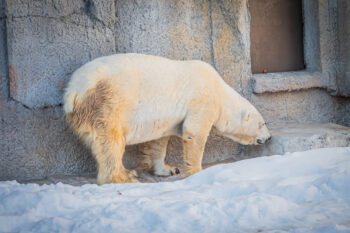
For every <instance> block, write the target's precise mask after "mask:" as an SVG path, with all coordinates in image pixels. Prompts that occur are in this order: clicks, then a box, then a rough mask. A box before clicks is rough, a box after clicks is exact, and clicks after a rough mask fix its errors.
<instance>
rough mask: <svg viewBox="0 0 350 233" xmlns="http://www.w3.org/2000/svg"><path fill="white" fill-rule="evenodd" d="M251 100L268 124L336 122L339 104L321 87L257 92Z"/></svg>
mask: <svg viewBox="0 0 350 233" xmlns="http://www.w3.org/2000/svg"><path fill="white" fill-rule="evenodd" d="M251 100H252V103H253V104H254V105H255V106H256V108H257V109H258V110H259V111H260V112H261V114H262V116H263V117H264V119H265V121H266V122H268V126H275V125H283V124H289V123H312V122H318V123H326V122H334V121H335V108H336V106H337V104H338V103H337V102H336V101H335V99H334V98H332V97H331V96H330V95H328V94H327V92H326V91H324V90H320V89H310V90H306V91H298V92H278V93H265V94H257V95H253V96H252V99H251Z"/></svg>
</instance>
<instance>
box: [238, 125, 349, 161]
mask: <svg viewBox="0 0 350 233" xmlns="http://www.w3.org/2000/svg"><path fill="white" fill-rule="evenodd" d="M270 132H271V135H272V140H271V141H270V142H268V143H267V144H264V145H262V146H248V147H246V149H245V151H244V152H243V154H244V156H246V157H256V156H267V155H283V154H285V153H287V152H297V151H305V150H311V149H317V148H325V147H349V146H350V128H348V127H345V126H341V125H337V124H333V123H327V124H293V125H285V126H283V127H278V128H271V130H270Z"/></svg>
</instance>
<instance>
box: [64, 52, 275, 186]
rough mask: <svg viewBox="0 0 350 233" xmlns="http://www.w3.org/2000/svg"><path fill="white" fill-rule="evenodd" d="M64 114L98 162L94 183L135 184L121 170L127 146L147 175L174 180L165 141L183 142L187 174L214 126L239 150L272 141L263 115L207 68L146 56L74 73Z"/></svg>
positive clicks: (115, 58)
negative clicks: (138, 153) (137, 150)
mask: <svg viewBox="0 0 350 233" xmlns="http://www.w3.org/2000/svg"><path fill="white" fill-rule="evenodd" d="M64 111H65V114H66V117H67V121H68V123H69V124H70V126H71V128H72V129H73V130H74V131H75V133H76V134H77V135H78V136H79V137H80V138H81V139H82V141H83V142H84V143H85V144H86V145H87V146H88V147H89V148H91V150H92V154H93V155H94V157H95V159H96V161H97V170H98V174H97V183H98V184H100V185H101V184H105V183H126V182H136V181H137V179H136V172H135V171H134V170H128V169H125V168H124V166H123V164H122V156H123V154H124V149H125V146H126V145H132V144H138V143H143V142H148V143H146V144H145V146H144V148H143V153H144V155H145V156H144V157H143V159H144V164H146V166H145V167H146V169H147V170H148V171H150V172H153V173H154V174H155V175H159V176H169V175H173V174H178V173H179V172H180V171H179V169H177V168H175V167H170V166H168V165H165V164H164V158H165V154H166V147H167V144H168V140H169V137H170V136H172V135H175V136H178V137H180V138H182V140H183V158H184V164H185V171H183V172H184V175H185V176H189V175H192V174H194V173H196V172H199V171H200V170H201V169H202V166H201V162H202V156H203V151H204V147H205V143H206V140H207V137H208V135H209V132H210V130H211V128H212V127H215V128H216V129H217V131H219V132H220V133H221V134H222V135H224V136H226V137H229V138H231V139H232V140H234V141H236V142H239V143H241V144H244V145H249V144H263V143H264V142H265V141H267V140H269V139H270V134H269V131H268V129H267V127H266V124H265V122H264V119H263V118H262V116H261V114H260V113H259V112H258V111H257V110H256V109H255V107H254V106H253V105H252V104H250V103H249V102H248V101H247V100H246V99H245V98H243V97H242V96H240V95H239V94H238V93H237V92H236V91H234V90H233V89H232V88H231V87H230V86H228V85H227V84H226V83H225V82H224V81H223V79H222V78H221V77H220V75H219V74H218V73H217V72H216V71H215V69H214V68H213V67H211V66H210V65H209V64H207V63H205V62H202V61H197V60H190V61H176V60H170V59H166V58H163V57H157V56H151V55H143V54H116V55H111V56H106V57H100V58H97V59H95V60H93V61H91V62H89V63H87V64H85V65H83V66H82V67H81V68H79V69H78V70H76V71H75V72H74V73H73V75H72V77H71V80H70V82H69V84H68V86H67V88H66V91H65V94H64Z"/></svg>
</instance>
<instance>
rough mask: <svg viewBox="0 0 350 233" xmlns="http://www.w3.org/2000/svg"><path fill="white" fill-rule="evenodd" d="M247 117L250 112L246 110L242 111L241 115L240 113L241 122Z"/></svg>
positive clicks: (246, 119)
mask: <svg viewBox="0 0 350 233" xmlns="http://www.w3.org/2000/svg"><path fill="white" fill-rule="evenodd" d="M249 118H250V112H248V111H244V112H242V115H241V121H242V122H244V121H249Z"/></svg>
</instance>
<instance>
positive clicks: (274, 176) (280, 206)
mask: <svg viewBox="0 0 350 233" xmlns="http://www.w3.org/2000/svg"><path fill="white" fill-rule="evenodd" d="M0 231H1V232H19V231H23V232H177V233H179V232H303V233H304V232H327V233H328V232H350V147H347V148H326V149H317V150H311V151H305V152H297V153H289V154H286V155H283V156H281V155H274V156H269V157H259V158H254V159H248V160H242V161H239V162H235V163H231V164H221V165H216V166H213V167H210V168H207V169H205V170H203V171H202V172H200V173H197V174H195V175H193V176H191V177H188V178H187V179H183V180H179V181H175V182H163V183H133V184H108V185H103V186H97V185H94V184H87V185H83V186H81V187H75V186H71V185H66V184H62V183H58V184H52V185H42V186H39V185H38V184H19V183H17V182H16V181H4V182H0Z"/></svg>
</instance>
